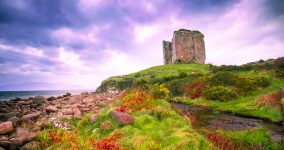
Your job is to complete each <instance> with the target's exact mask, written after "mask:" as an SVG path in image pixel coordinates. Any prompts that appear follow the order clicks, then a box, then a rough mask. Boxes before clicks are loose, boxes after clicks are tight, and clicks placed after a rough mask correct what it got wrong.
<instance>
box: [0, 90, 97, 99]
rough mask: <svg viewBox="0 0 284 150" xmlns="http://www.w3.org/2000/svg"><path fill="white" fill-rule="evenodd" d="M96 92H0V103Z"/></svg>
mask: <svg viewBox="0 0 284 150" xmlns="http://www.w3.org/2000/svg"><path fill="white" fill-rule="evenodd" d="M94 91H95V90H90V89H87V90H29V91H0V101H9V100H12V99H15V98H21V99H25V98H29V97H35V96H44V97H46V98H48V97H51V96H62V95H64V94H66V93H67V92H69V93H71V94H72V95H79V94H81V93H82V92H94Z"/></svg>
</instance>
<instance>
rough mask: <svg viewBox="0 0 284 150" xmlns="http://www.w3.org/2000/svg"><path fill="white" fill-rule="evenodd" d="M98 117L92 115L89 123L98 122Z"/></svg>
mask: <svg viewBox="0 0 284 150" xmlns="http://www.w3.org/2000/svg"><path fill="white" fill-rule="evenodd" d="M98 118H99V116H98V115H97V114H92V115H91V117H90V123H95V122H96V121H97V120H98Z"/></svg>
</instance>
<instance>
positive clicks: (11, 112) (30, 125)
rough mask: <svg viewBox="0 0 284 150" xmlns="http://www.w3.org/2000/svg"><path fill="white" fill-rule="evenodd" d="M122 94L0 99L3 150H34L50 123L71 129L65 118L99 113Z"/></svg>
mask: <svg viewBox="0 0 284 150" xmlns="http://www.w3.org/2000/svg"><path fill="white" fill-rule="evenodd" d="M120 95H121V94H120V93H117V92H111V93H87V92H83V93H81V95H74V96H73V95H71V94H70V93H66V94H65V95H63V96H59V97H49V98H45V97H42V96H37V97H34V98H29V99H15V100H11V101H0V150H3V149H21V150H25V149H32V148H33V147H36V146H37V145H38V144H39V143H38V142H37V140H38V138H39V135H40V133H41V130H43V129H44V128H45V127H47V126H53V127H55V128H61V129H64V130H68V129H70V128H72V126H71V124H70V123H69V122H64V121H62V120H64V119H63V118H66V119H79V118H81V116H82V115H83V114H86V113H91V114H96V113H97V112H98V110H99V109H100V108H101V107H103V106H105V105H106V104H108V103H111V102H113V101H114V100H116V99H117V97H120Z"/></svg>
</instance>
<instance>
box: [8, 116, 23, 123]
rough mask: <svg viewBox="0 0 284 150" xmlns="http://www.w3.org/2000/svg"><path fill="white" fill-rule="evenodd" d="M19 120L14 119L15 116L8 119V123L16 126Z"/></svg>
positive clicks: (17, 118)
mask: <svg viewBox="0 0 284 150" xmlns="http://www.w3.org/2000/svg"><path fill="white" fill-rule="evenodd" d="M19 120H20V118H19V117H16V116H15V117H11V118H9V119H8V121H11V122H12V123H13V124H16V123H17V122H18V121H19Z"/></svg>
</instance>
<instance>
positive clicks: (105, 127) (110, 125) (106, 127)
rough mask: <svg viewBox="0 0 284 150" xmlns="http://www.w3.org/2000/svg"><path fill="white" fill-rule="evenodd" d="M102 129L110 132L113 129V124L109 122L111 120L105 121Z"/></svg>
mask: <svg viewBox="0 0 284 150" xmlns="http://www.w3.org/2000/svg"><path fill="white" fill-rule="evenodd" d="M100 127H101V129H104V130H109V129H111V128H112V122H111V121H109V120H106V121H104V122H103V123H102V124H101V126H100Z"/></svg>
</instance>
